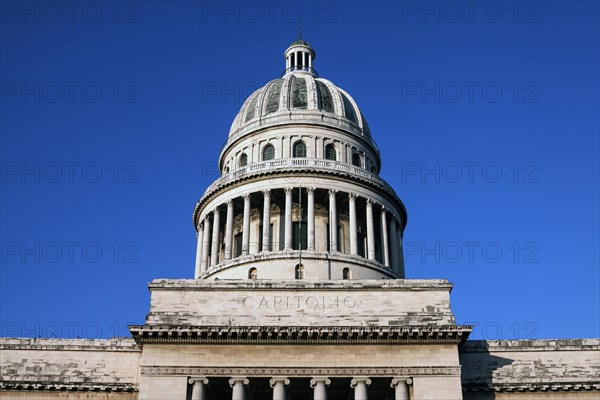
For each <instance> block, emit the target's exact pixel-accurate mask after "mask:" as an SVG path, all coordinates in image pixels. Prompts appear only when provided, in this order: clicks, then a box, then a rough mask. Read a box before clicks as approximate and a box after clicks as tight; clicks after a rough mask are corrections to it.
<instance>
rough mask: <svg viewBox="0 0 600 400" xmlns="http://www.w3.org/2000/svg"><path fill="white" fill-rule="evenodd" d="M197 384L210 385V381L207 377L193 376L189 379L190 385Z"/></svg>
mask: <svg viewBox="0 0 600 400" xmlns="http://www.w3.org/2000/svg"><path fill="white" fill-rule="evenodd" d="M196 382H198V383H202V384H204V385H208V379H207V378H206V377H205V376H193V377H191V378H190V379H188V383H189V384H190V385H193V384H194V383H196Z"/></svg>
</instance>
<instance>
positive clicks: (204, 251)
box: [200, 215, 210, 272]
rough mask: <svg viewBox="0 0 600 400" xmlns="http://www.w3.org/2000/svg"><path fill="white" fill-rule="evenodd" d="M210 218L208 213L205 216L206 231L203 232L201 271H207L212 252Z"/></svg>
mask: <svg viewBox="0 0 600 400" xmlns="http://www.w3.org/2000/svg"><path fill="white" fill-rule="evenodd" d="M209 234H210V218H209V217H208V215H207V216H206V217H204V232H203V233H202V264H201V266H200V271H201V272H205V271H206V269H207V268H208V255H209V253H210V241H209V240H210V239H209Z"/></svg>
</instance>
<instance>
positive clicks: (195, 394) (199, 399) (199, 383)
mask: <svg viewBox="0 0 600 400" xmlns="http://www.w3.org/2000/svg"><path fill="white" fill-rule="evenodd" d="M189 383H191V384H192V385H193V386H192V398H191V400H204V399H205V398H206V393H205V392H206V391H205V389H206V387H205V385H206V384H208V379H206V378H190V380H189Z"/></svg>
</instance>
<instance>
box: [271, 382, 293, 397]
mask: <svg viewBox="0 0 600 400" xmlns="http://www.w3.org/2000/svg"><path fill="white" fill-rule="evenodd" d="M289 384H290V380H289V379H287V378H282V377H277V378H273V379H271V380H270V381H269V385H271V387H272V388H273V400H285V387H286V386H287V385H289Z"/></svg>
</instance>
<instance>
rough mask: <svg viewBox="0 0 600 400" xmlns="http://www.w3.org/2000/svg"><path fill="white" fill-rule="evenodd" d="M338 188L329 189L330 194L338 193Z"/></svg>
mask: <svg viewBox="0 0 600 400" xmlns="http://www.w3.org/2000/svg"><path fill="white" fill-rule="evenodd" d="M337 192H338V190H337V189H329V195H330V196H335V195H336V194H337Z"/></svg>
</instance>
